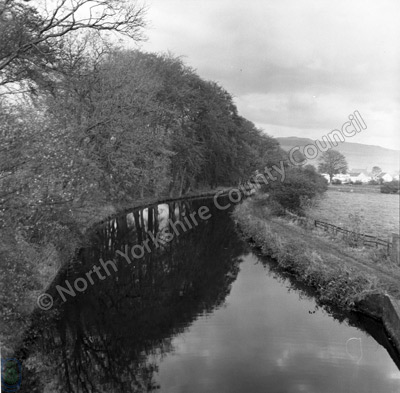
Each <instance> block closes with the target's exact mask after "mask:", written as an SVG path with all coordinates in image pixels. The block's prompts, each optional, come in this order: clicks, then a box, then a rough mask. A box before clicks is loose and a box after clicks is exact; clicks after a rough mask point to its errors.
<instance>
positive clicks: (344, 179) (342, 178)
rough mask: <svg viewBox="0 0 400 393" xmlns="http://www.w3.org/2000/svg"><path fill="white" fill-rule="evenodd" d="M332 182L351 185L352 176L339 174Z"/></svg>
mask: <svg viewBox="0 0 400 393" xmlns="http://www.w3.org/2000/svg"><path fill="white" fill-rule="evenodd" d="M332 180H340V181H341V182H342V183H343V184H346V183H350V175H349V174H348V173H338V174H336V175H334V176H333V178H332Z"/></svg>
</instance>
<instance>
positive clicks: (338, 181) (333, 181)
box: [332, 179, 342, 186]
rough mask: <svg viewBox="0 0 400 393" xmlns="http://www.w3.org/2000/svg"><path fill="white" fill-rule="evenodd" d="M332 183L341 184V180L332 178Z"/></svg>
mask: <svg viewBox="0 0 400 393" xmlns="http://www.w3.org/2000/svg"><path fill="white" fill-rule="evenodd" d="M332 184H333V185H334V186H337V185H339V184H342V181H341V180H339V179H333V180H332Z"/></svg>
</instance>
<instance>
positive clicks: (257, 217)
mask: <svg viewBox="0 0 400 393" xmlns="http://www.w3.org/2000/svg"><path fill="white" fill-rule="evenodd" d="M233 216H234V219H235V220H236V222H237V223H238V225H239V227H240V229H241V231H242V233H243V234H244V236H245V237H246V238H247V239H249V240H250V241H251V242H252V243H253V244H254V245H255V246H257V247H258V248H259V249H260V250H261V253H262V254H264V255H267V256H270V257H272V258H274V259H275V260H276V261H277V263H278V264H279V266H280V267H282V268H283V269H285V270H288V271H290V272H291V273H293V274H294V275H295V276H296V277H297V278H299V279H300V280H301V281H303V282H304V283H306V284H308V285H310V286H312V287H314V288H315V289H316V292H317V296H318V297H319V299H320V300H321V302H322V303H329V304H333V305H335V306H339V307H341V308H343V309H347V310H354V309H356V308H357V307H356V306H357V303H358V302H359V301H360V300H362V299H364V298H365V297H366V296H367V295H369V294H375V293H389V294H390V295H392V296H393V297H395V298H397V299H400V290H399V285H398V283H399V282H400V268H399V266H395V265H394V264H392V263H391V262H390V260H389V259H386V258H385V257H384V256H383V255H381V254H380V253H379V251H376V250H365V249H354V248H351V247H349V246H347V245H346V244H344V243H341V242H340V241H339V240H337V239H335V240H334V241H332V240H331V239H330V238H328V237H327V236H326V234H324V233H323V232H320V231H319V230H310V229H305V228H303V227H299V226H298V225H297V224H294V223H292V222H290V221H289V220H287V219H285V218H280V217H276V216H274V215H273V214H271V211H270V209H269V208H268V206H267V205H266V202H265V201H264V200H262V199H260V198H259V197H258V198H253V199H251V200H250V199H248V200H246V201H245V202H243V204H241V205H239V206H237V207H236V209H235V211H234V213H233Z"/></svg>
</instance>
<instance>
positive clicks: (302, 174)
mask: <svg viewBox="0 0 400 393" xmlns="http://www.w3.org/2000/svg"><path fill="white" fill-rule="evenodd" d="M285 172H286V174H285V179H284V181H274V182H270V183H269V184H268V185H267V186H264V187H263V188H264V191H265V192H267V193H268V194H269V195H270V198H271V200H272V201H274V202H275V203H278V204H279V205H280V206H281V207H283V208H284V209H289V210H291V211H293V212H297V213H301V212H302V210H303V208H305V207H306V206H307V205H308V204H309V202H310V201H311V200H312V199H314V198H315V197H317V196H318V195H321V194H323V193H324V192H325V191H326V190H327V188H328V183H327V181H326V179H325V178H324V177H323V176H321V175H320V174H318V173H317V172H316V171H315V169H314V167H313V166H311V165H307V166H306V167H305V168H302V167H288V168H286V171H285ZM268 204H269V205H271V201H269V202H268ZM275 207H276V206H275Z"/></svg>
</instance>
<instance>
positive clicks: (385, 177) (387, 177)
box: [378, 172, 393, 183]
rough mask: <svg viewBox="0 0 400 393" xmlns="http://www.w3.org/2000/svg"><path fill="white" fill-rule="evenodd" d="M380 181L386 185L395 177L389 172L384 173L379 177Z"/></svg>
mask: <svg viewBox="0 0 400 393" xmlns="http://www.w3.org/2000/svg"><path fill="white" fill-rule="evenodd" d="M378 180H380V181H382V182H384V183H386V182H389V181H392V180H393V176H392V175H390V174H389V173H387V172H382V173H380V174H379V175H378Z"/></svg>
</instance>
